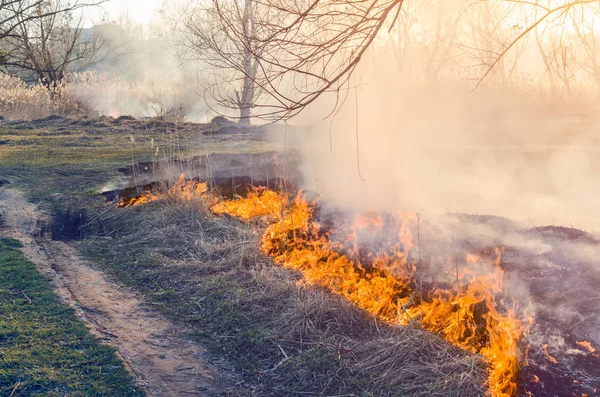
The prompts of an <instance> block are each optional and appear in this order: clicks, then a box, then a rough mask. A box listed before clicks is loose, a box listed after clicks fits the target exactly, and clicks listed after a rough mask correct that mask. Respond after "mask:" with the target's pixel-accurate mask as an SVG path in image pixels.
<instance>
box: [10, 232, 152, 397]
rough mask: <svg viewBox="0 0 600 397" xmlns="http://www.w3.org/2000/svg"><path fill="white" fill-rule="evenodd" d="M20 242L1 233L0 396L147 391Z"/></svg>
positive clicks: (125, 393) (135, 394) (121, 394)
mask: <svg viewBox="0 0 600 397" xmlns="http://www.w3.org/2000/svg"><path fill="white" fill-rule="evenodd" d="M19 247H20V243H19V242H18V241H16V240H13V239H8V238H0V395H2V396H8V395H13V396H65V395H69V396H143V395H144V393H143V392H142V391H141V390H140V389H139V388H138V387H137V386H136V385H135V383H134V380H133V378H132V377H131V376H130V375H129V373H127V371H126V370H125V368H124V367H123V364H122V362H121V361H120V360H119V359H118V358H117V357H116V355H115V350H114V349H113V348H111V347H108V346H104V345H102V344H100V343H99V342H98V340H96V339H95V338H94V337H93V336H92V335H91V334H90V333H89V331H88V330H87V328H86V327H85V326H84V325H83V324H82V323H81V322H80V321H79V320H78V319H77V317H76V316H75V312H74V311H73V310H72V309H71V308H69V307H68V306H65V305H64V304H62V303H61V302H60V301H59V299H58V297H57V296H56V295H55V294H54V292H53V291H52V288H51V287H50V285H49V283H48V280H47V279H45V278H44V277H43V276H42V275H41V274H40V273H38V271H37V270H36V268H35V266H34V265H33V264H32V263H31V262H29V261H28V260H27V259H26V258H25V256H24V255H23V254H22V253H21V252H20V251H19V250H18V249H17V248H19ZM13 392H14V393H13ZM11 393H13V394H11Z"/></svg>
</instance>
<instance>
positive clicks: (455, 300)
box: [122, 176, 585, 397]
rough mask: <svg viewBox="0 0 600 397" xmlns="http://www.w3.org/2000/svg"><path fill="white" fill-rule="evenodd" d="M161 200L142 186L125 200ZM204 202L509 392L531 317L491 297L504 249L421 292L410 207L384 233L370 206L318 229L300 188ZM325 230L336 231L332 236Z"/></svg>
mask: <svg viewBox="0 0 600 397" xmlns="http://www.w3.org/2000/svg"><path fill="white" fill-rule="evenodd" d="M169 191H170V192H172V191H175V192H177V194H178V195H181V196H182V197H183V198H184V199H186V198H188V197H194V196H197V195H198V194H200V195H201V196H202V197H203V198H209V197H208V196H209V195H207V194H206V193H205V192H206V185H205V184H199V183H191V182H186V181H185V179H184V178H183V176H181V177H180V179H179V181H178V182H177V184H175V186H173V187H172V188H171V189H169ZM162 197H164V194H163V195H161V194H153V193H145V194H143V195H142V196H140V197H139V198H138V199H137V200H135V201H133V200H132V201H130V202H129V204H127V205H126V206H129V205H139V204H142V203H145V202H149V201H154V200H157V199H159V198H162ZM210 203H211V207H210V208H211V210H212V211H213V212H214V213H215V214H229V215H232V216H235V217H238V218H241V219H244V220H249V219H253V218H256V217H260V218H262V219H267V220H269V221H270V224H269V225H268V226H267V228H266V230H265V233H264V235H263V238H262V246H261V248H262V251H263V252H264V253H265V254H267V255H270V256H272V257H273V259H274V261H275V263H277V264H279V265H281V266H283V267H285V268H288V269H293V270H296V271H298V272H300V273H302V275H303V276H304V280H303V282H304V283H307V284H313V285H319V286H322V287H325V288H327V289H328V290H330V291H331V292H333V293H335V294H339V295H342V296H344V297H345V298H346V299H348V300H349V301H351V302H352V303H353V304H355V305H356V306H358V307H360V308H362V309H364V310H366V311H368V312H369V313H371V314H373V315H375V316H377V317H378V318H379V319H382V320H384V321H386V322H389V323H391V324H398V325H408V324H411V323H413V324H419V325H420V326H421V327H423V328H424V329H426V330H429V331H431V332H434V333H436V334H438V335H440V336H442V337H443V338H444V339H446V340H447V341H449V342H450V343H452V344H454V345H456V346H458V347H460V348H462V349H465V350H467V351H469V352H473V353H479V354H481V355H483V356H484V357H485V358H486V359H487V361H488V364H489V367H488V368H489V369H488V372H489V376H488V384H487V386H488V390H489V394H490V395H492V396H498V397H504V396H507V397H508V396H514V395H515V394H516V393H517V373H518V369H519V362H520V360H521V358H522V356H524V354H526V352H521V349H520V341H521V339H522V337H523V335H524V332H526V331H527V329H528V327H529V325H530V323H531V319H529V321H526V320H521V319H519V317H518V315H517V307H516V305H514V304H512V303H510V302H508V301H502V300H500V301H499V300H497V299H498V297H499V296H502V292H503V278H504V272H503V270H502V268H501V266H500V264H501V259H502V254H503V252H504V248H503V247H496V248H494V249H492V250H489V252H487V253H485V254H481V255H478V254H475V253H465V262H466V266H464V267H463V268H462V269H459V267H458V265H456V269H455V272H456V283H455V284H454V285H453V286H451V287H445V288H442V287H435V286H434V287H429V288H427V291H424V290H423V288H422V284H418V283H417V277H416V272H417V264H415V263H413V262H414V261H412V260H410V259H409V254H410V253H411V251H413V250H417V252H418V249H419V247H418V245H417V244H415V242H414V241H413V236H412V232H411V229H412V228H413V227H414V226H415V225H417V223H418V216H416V215H414V214H405V213H400V212H398V213H396V214H393V216H392V217H391V218H390V219H386V222H387V223H391V224H393V230H394V232H393V233H388V231H387V230H386V232H385V233H384V232H382V227H383V226H384V224H385V223H386V222H384V220H383V219H382V217H381V216H380V215H378V214H376V213H367V214H362V215H359V216H357V217H356V219H355V220H354V222H353V223H352V224H351V225H350V226H347V227H342V228H341V229H340V230H325V229H326V228H324V227H322V225H320V224H319V223H318V222H317V221H315V220H314V219H313V207H312V206H311V205H310V204H309V203H308V202H307V201H306V200H305V199H304V198H303V196H302V194H301V193H299V194H298V196H297V197H296V198H295V199H294V200H292V201H289V200H287V198H286V196H285V195H280V194H279V193H277V192H274V191H271V190H268V189H256V190H254V191H251V192H249V194H248V196H247V197H246V198H239V199H237V200H222V201H216V200H215V199H214V198H210ZM122 206H124V205H122ZM378 231H379V232H380V235H381V236H383V237H382V238H381V239H380V240H378V244H375V245H376V248H375V249H374V250H371V251H370V252H368V253H366V254H365V253H364V252H361V247H360V244H359V242H358V240H359V237H360V236H363V237H364V236H372V235H375V234H376V233H377V232H378ZM333 233H335V234H336V236H339V235H342V236H343V238H342V239H338V240H335V239H333V238H331V237H332V234H333ZM382 242H383V243H382ZM413 254H414V252H413ZM419 255H420V253H419ZM580 345H582V346H585V345H584V344H583V343H580ZM525 364H526V363H525Z"/></svg>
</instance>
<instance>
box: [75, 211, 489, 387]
mask: <svg viewBox="0 0 600 397" xmlns="http://www.w3.org/2000/svg"><path fill="white" fill-rule="evenodd" d="M262 230H263V226H262V225H260V224H246V223H240V222H238V221H236V220H233V219H230V218H228V217H215V216H213V215H212V214H211V213H209V212H208V211H207V209H206V208H205V207H204V204H203V203H202V201H197V202H193V201H192V202H179V201H177V200H176V199H170V200H167V201H159V202H154V203H151V204H148V205H145V206H141V207H133V208H126V209H111V210H109V211H108V212H107V213H105V214H104V215H102V216H101V217H99V218H98V219H97V220H96V221H95V222H94V224H93V225H90V232H94V233H96V238H93V239H91V240H89V241H88V242H87V243H86V251H87V253H88V255H90V256H92V257H93V258H94V259H96V260H97V261H99V262H100V263H102V266H103V267H104V269H105V270H106V271H108V272H110V273H112V274H113V275H115V276H117V277H118V278H119V279H120V280H121V281H123V282H125V283H128V284H130V285H134V286H135V287H137V288H139V289H140V290H142V291H143V292H145V293H146V294H147V296H149V297H151V299H152V300H153V302H154V303H155V304H157V305H158V307H160V308H161V309H162V310H163V311H164V313H166V314H167V315H169V316H170V317H171V318H173V319H174V320H175V321H178V322H179V323H180V324H182V326H185V327H190V328H191V329H192V330H194V332H193V333H194V334H195V336H196V337H199V338H201V339H202V340H203V341H204V342H208V343H210V344H212V345H213V346H214V348H215V351H217V352H219V353H223V352H224V353H226V354H227V355H228V356H229V357H230V358H231V359H232V360H233V362H234V363H235V364H236V367H237V369H238V370H239V371H241V372H242V374H243V376H244V380H245V381H246V382H247V383H248V384H250V385H252V386H253V387H255V388H256V390H257V395H261V396H266V395H273V396H288V395H289V396H306V395H315V396H317V395H319V396H321V395H322V396H334V395H336V396H341V395H344V396H383V397H384V396H477V395H483V394H484V393H485V388H484V386H483V385H484V382H485V379H486V370H485V364H484V363H483V362H482V360H481V359H480V358H479V357H477V356H472V355H469V354H466V353H464V352H462V351H460V350H459V349H457V348H454V347H452V346H450V345H449V344H448V343H446V342H444V341H443V340H441V339H440V338H438V337H436V336H435V335H432V334H430V333H427V332H425V331H422V330H420V329H417V328H415V327H404V328H399V327H391V326H388V325H386V324H382V323H379V322H377V321H375V320H374V319H373V318H372V317H370V316H369V315H368V314H367V313H365V312H363V311H361V310H359V309H357V308H355V307H353V306H352V305H351V304H350V303H348V302H347V301H345V300H343V299H342V298H340V297H337V296H334V295H332V294H330V293H328V292H326V291H324V290H322V289H320V288H314V287H304V286H301V285H299V284H298V280H299V279H300V275H299V274H295V273H292V272H289V271H287V270H284V269H281V268H278V267H276V266H274V265H273V264H272V262H271V261H270V259H269V258H267V257H265V256H263V255H262V254H261V253H260V252H259V250H258V247H259V239H260V236H261V235H262Z"/></svg>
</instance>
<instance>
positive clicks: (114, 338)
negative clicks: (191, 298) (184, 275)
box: [0, 188, 250, 396]
mask: <svg viewBox="0 0 600 397" xmlns="http://www.w3.org/2000/svg"><path fill="white" fill-rule="evenodd" d="M0 214H2V219H3V225H2V226H1V227H0V231H1V235H3V236H7V237H13V238H15V239H17V240H19V241H21V243H23V245H24V248H23V249H22V250H23V252H24V253H25V255H26V256H27V258H28V259H29V260H30V261H31V262H33V263H35V265H36V266H37V268H38V270H39V271H40V272H41V273H42V274H44V275H46V276H47V277H48V278H49V279H50V280H51V281H52V284H53V286H54V289H55V292H56V293H57V295H59V296H60V297H61V299H63V300H64V301H65V302H66V303H67V304H69V305H70V306H71V307H73V308H74V309H75V310H76V312H77V314H78V315H79V316H80V318H82V319H83V320H84V321H85V322H86V323H87V325H88V328H90V330H91V332H92V333H93V334H94V335H96V336H97V337H98V338H100V339H101V340H102V341H103V342H104V343H106V344H108V345H111V346H114V347H115V348H117V349H118V352H119V355H120V356H121V358H122V359H123V360H124V361H125V363H126V366H127V367H128V369H129V370H130V371H131V372H132V373H133V374H134V375H135V377H136V379H137V381H138V384H139V385H140V386H141V387H143V388H144V390H145V391H146V393H147V394H148V395H149V396H192V395H197V396H248V395H250V393H249V392H247V391H245V390H244V389H243V388H242V387H240V386H238V385H236V381H238V380H239V379H237V378H236V377H235V376H234V375H233V373H232V371H231V370H230V369H229V368H228V366H227V365H226V362H225V361H222V362H214V359H213V360H211V361H212V362H210V363H209V362H208V355H207V354H206V351H205V350H204V349H202V347H201V346H198V344H194V343H192V342H190V341H188V340H186V339H185V338H182V337H181V336H180V334H181V330H180V329H178V328H177V327H175V326H174V325H173V324H172V323H171V322H170V321H168V320H167V319H165V318H164V317H162V316H161V315H160V314H158V313H156V312H155V311H153V310H152V309H151V308H149V307H147V305H146V304H145V303H144V300H143V298H142V296H140V294H137V293H135V292H134V291H132V290H130V289H128V288H127V287H124V286H121V285H118V284H117V283H115V282H113V281H110V280H109V279H107V277H106V276H105V275H104V274H103V273H102V272H100V271H98V270H95V269H93V268H92V267H91V266H90V264H89V262H86V261H85V260H83V259H82V258H80V257H79V255H78V254H77V251H76V250H75V249H74V248H73V247H72V246H70V245H69V244H67V243H64V242H59V241H52V240H50V239H49V238H47V237H44V236H42V235H41V234H43V232H42V231H43V227H44V225H47V224H48V217H47V216H45V215H43V214H41V213H40V212H39V211H38V210H37V208H36V206H35V205H33V204H31V203H28V202H27V201H26V200H25V199H24V197H23V195H22V194H21V193H20V192H18V191H16V190H12V189H6V188H0Z"/></svg>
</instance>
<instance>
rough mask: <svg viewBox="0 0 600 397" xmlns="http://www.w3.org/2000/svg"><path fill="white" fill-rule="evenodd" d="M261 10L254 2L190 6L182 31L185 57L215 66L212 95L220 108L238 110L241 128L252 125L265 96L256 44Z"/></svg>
mask: <svg viewBox="0 0 600 397" xmlns="http://www.w3.org/2000/svg"><path fill="white" fill-rule="evenodd" d="M258 8H259V4H258V3H257V2H256V1H255V0H242V1H239V2H238V1H233V2H229V1H223V0H212V1H210V2H208V3H205V4H203V5H192V4H188V7H187V10H186V12H185V14H186V15H187V16H184V17H183V19H182V20H181V21H180V23H179V29H178V30H179V36H178V38H177V41H178V49H179V55H180V56H181V58H182V59H183V60H184V61H200V62H201V63H203V64H205V65H208V66H209V67H210V71H209V73H210V75H209V77H208V78H207V80H208V81H209V83H208V86H207V94H208V95H209V96H210V99H212V100H215V101H216V102H217V104H218V105H220V106H223V107H224V108H226V109H233V110H236V111H237V110H239V119H240V123H242V124H250V120H251V117H252V110H253V108H255V106H256V102H257V98H258V97H259V95H260V87H259V86H258V84H257V68H258V62H257V58H258V57H260V56H261V55H262V52H261V48H260V46H259V45H257V43H258V42H257V40H256V37H258V32H257V30H256V27H257V19H258V16H257V14H258V12H259V10H258ZM207 99H208V98H207Z"/></svg>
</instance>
